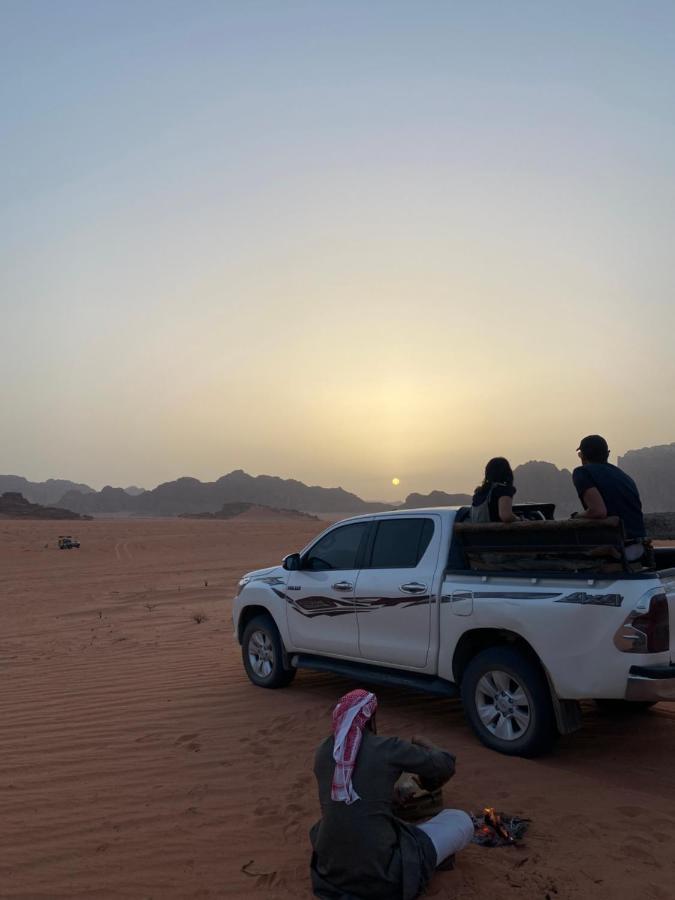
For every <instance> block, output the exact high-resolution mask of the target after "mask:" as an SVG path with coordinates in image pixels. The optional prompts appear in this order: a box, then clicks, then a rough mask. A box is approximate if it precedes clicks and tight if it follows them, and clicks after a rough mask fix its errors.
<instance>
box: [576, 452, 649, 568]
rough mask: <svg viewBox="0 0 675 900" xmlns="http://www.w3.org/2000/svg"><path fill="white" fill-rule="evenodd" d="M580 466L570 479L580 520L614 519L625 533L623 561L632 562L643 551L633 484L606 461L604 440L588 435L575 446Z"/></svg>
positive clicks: (637, 497)
mask: <svg viewBox="0 0 675 900" xmlns="http://www.w3.org/2000/svg"><path fill="white" fill-rule="evenodd" d="M577 454H578V456H579V459H580V460H581V465H580V466H577V468H576V469H575V470H574V471H573V472H572V480H573V481H574V487H575V488H576V490H577V494H578V495H579V499H580V500H581V503H582V505H583V507H584V511H583V512H581V513H577V514H576V516H578V517H579V518H584V519H606V518H607V516H618V517H619V518H620V519H621V520H622V522H623V527H624V531H625V533H626V550H625V554H626V560H627V561H628V562H634V561H635V560H638V559H640V557H641V556H642V554H643V552H644V543H643V542H644V539H645V534H646V532H645V523H644V519H643V517H642V502H641V500H640V493H639V491H638V489H637V485H636V484H635V482H634V481H633V479H632V478H631V477H630V475H627V474H626V473H625V472H623V471H622V470H621V469H619V468H618V467H617V466H613V465H612V464H611V463H610V462H609V447H608V445H607V441H606V440H605V439H604V437H601V436H600V435H599V434H589V435H587V436H586V437H585V438H583V440H582V441H581V442H580V443H579V446H578V447H577Z"/></svg>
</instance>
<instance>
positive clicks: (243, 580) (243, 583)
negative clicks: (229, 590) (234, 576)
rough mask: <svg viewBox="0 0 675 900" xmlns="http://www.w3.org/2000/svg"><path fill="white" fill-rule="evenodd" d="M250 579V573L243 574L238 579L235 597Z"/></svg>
mask: <svg viewBox="0 0 675 900" xmlns="http://www.w3.org/2000/svg"><path fill="white" fill-rule="evenodd" d="M250 580H251V576H250V575H244V577H243V578H240V579H239V584H238V585H237V597H238V596H239V594H241V589H242V588H243V587H245V586H246V585H247V584H248V583H249V581H250Z"/></svg>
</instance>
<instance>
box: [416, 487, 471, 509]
mask: <svg viewBox="0 0 675 900" xmlns="http://www.w3.org/2000/svg"><path fill="white" fill-rule="evenodd" d="M471 498H472V495H471V494H446V493H445V491H432V492H431V493H430V494H408V496H407V497H406V498H405V501H404V503H402V504H401V506H400V509H424V507H426V506H468V504H469V503H471Z"/></svg>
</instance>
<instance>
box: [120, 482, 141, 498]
mask: <svg viewBox="0 0 675 900" xmlns="http://www.w3.org/2000/svg"><path fill="white" fill-rule="evenodd" d="M124 491H125V493H127V494H131V496H132V497H138V495H139V494H144V493H145V488H142V487H136V485H135V484H131V485H129V487H125V488H124Z"/></svg>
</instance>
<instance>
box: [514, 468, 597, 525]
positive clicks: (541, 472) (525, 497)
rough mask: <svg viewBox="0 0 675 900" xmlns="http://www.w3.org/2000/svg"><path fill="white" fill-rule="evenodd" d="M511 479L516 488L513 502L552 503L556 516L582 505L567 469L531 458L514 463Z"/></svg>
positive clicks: (559, 516) (579, 507)
mask: <svg viewBox="0 0 675 900" xmlns="http://www.w3.org/2000/svg"><path fill="white" fill-rule="evenodd" d="M513 479H514V483H515V485H516V489H517V493H516V496H515V497H514V502H516V503H542V502H544V503H545V502H548V503H555V513H556V516H557V517H558V518H561V517H565V516H569V514H570V513H572V512H574V511H575V510H581V508H582V507H581V504H580V502H579V498H578V497H577V492H576V490H575V489H574V484H573V483H572V473H571V472H570V471H569V469H559V468H558V467H557V466H554V465H553V463H549V462H539V461H536V460H532V461H530V462H526V463H523V465H521V466H516V468H515V469H514V470H513Z"/></svg>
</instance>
